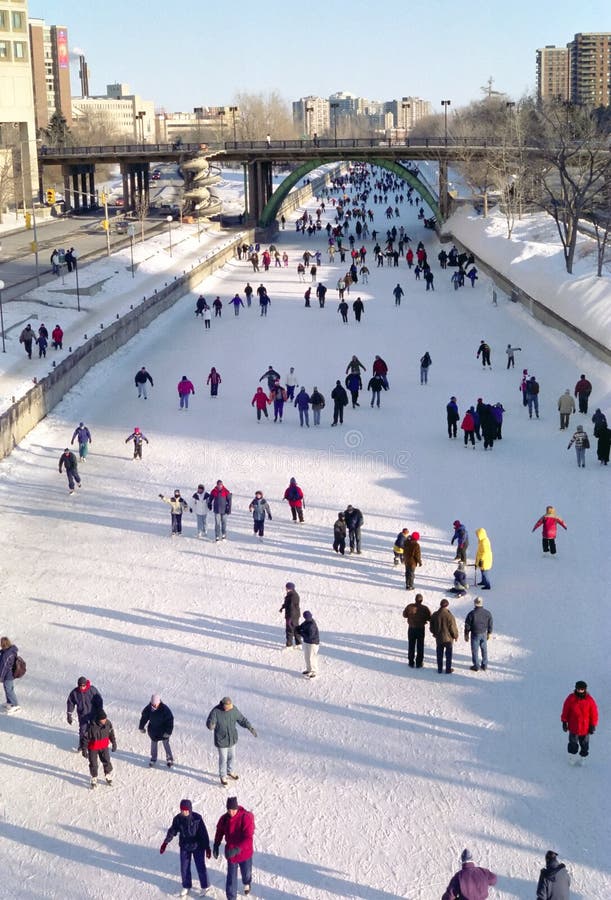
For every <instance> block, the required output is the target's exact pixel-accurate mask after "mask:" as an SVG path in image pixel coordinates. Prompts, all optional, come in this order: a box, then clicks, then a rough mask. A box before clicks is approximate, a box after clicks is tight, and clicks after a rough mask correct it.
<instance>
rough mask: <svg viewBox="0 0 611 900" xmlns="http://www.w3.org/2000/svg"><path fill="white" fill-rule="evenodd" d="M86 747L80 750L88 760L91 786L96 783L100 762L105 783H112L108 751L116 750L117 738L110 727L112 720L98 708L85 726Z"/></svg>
mask: <svg viewBox="0 0 611 900" xmlns="http://www.w3.org/2000/svg"><path fill="white" fill-rule="evenodd" d="M85 742H86V744H87V749H86V750H85V749H83V750H82V754H83V756H84V757H85V758H86V759H88V760H89V774H90V775H91V787H92V788H95V787H96V786H97V783H98V765H99V763H102V769H103V770H104V776H105V778H106V783H107V784H112V779H113V775H112V772H113V768H112V763H111V761H110V751H111V749H112V752H113V753H116V752H117V739H116V737H115V732H114V729H113V727H112V722H111V721H110V719H109V718H108V717H107V716H106V713H105V712H104V710H103V709H100V710H99V711H98V712H97V714H96V715H95V716H94V718H93V720H92V721H91V722H90V723H89V725H88V726H87V731H86V733H85Z"/></svg>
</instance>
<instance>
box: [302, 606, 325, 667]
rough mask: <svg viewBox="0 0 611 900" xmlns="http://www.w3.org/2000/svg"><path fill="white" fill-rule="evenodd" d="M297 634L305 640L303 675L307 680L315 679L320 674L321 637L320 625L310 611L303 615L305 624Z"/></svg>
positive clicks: (303, 623)
mask: <svg viewBox="0 0 611 900" xmlns="http://www.w3.org/2000/svg"><path fill="white" fill-rule="evenodd" d="M297 633H298V634H299V635H300V636H301V637H302V638H303V655H304V659H305V665H306V667H305V671H304V672H302V674H303V675H305V676H306V677H307V678H315V677H316V675H317V674H318V648H319V646H320V635H319V633H318V625H317V624H316V622H315V621H314V618H313V616H312V613H311V612H310V611H309V610H308V609H306V611H305V612H304V614H303V622H302V623H301V625H298V626H297Z"/></svg>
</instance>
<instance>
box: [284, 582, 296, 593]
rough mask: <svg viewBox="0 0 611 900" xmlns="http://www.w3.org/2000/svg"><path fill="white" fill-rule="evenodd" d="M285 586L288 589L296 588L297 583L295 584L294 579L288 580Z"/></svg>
mask: <svg viewBox="0 0 611 900" xmlns="http://www.w3.org/2000/svg"><path fill="white" fill-rule="evenodd" d="M285 587H286V589H287V591H294V590H295V585H294V584H293V582H292V581H287V583H286V584H285Z"/></svg>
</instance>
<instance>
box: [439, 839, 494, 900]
mask: <svg viewBox="0 0 611 900" xmlns="http://www.w3.org/2000/svg"><path fill="white" fill-rule="evenodd" d="M460 861H461V863H462V868H461V869H460V871H459V872H457V873H456V874H455V875H453V876H452V878H451V880H450V883H449V885H448V886H447V888H446V891H445V894H444V895H443V897H442V898H441V900H459V898H461V897H464V898H468V900H486V897H487V896H488V888H489V887H490V886H491V885H493V884H496V875H495V874H494V872H489V871H488V869H482V868H481V866H476V865H475V863H474V862H473V856H472V855H471V851H470V850H463V852H462V854H461V856H460Z"/></svg>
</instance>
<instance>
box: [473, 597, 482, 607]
mask: <svg viewBox="0 0 611 900" xmlns="http://www.w3.org/2000/svg"><path fill="white" fill-rule="evenodd" d="M473 605H474V606H483V605H484V601H483V600H482V598H481V597H476V598H475V600H474V601H473Z"/></svg>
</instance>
